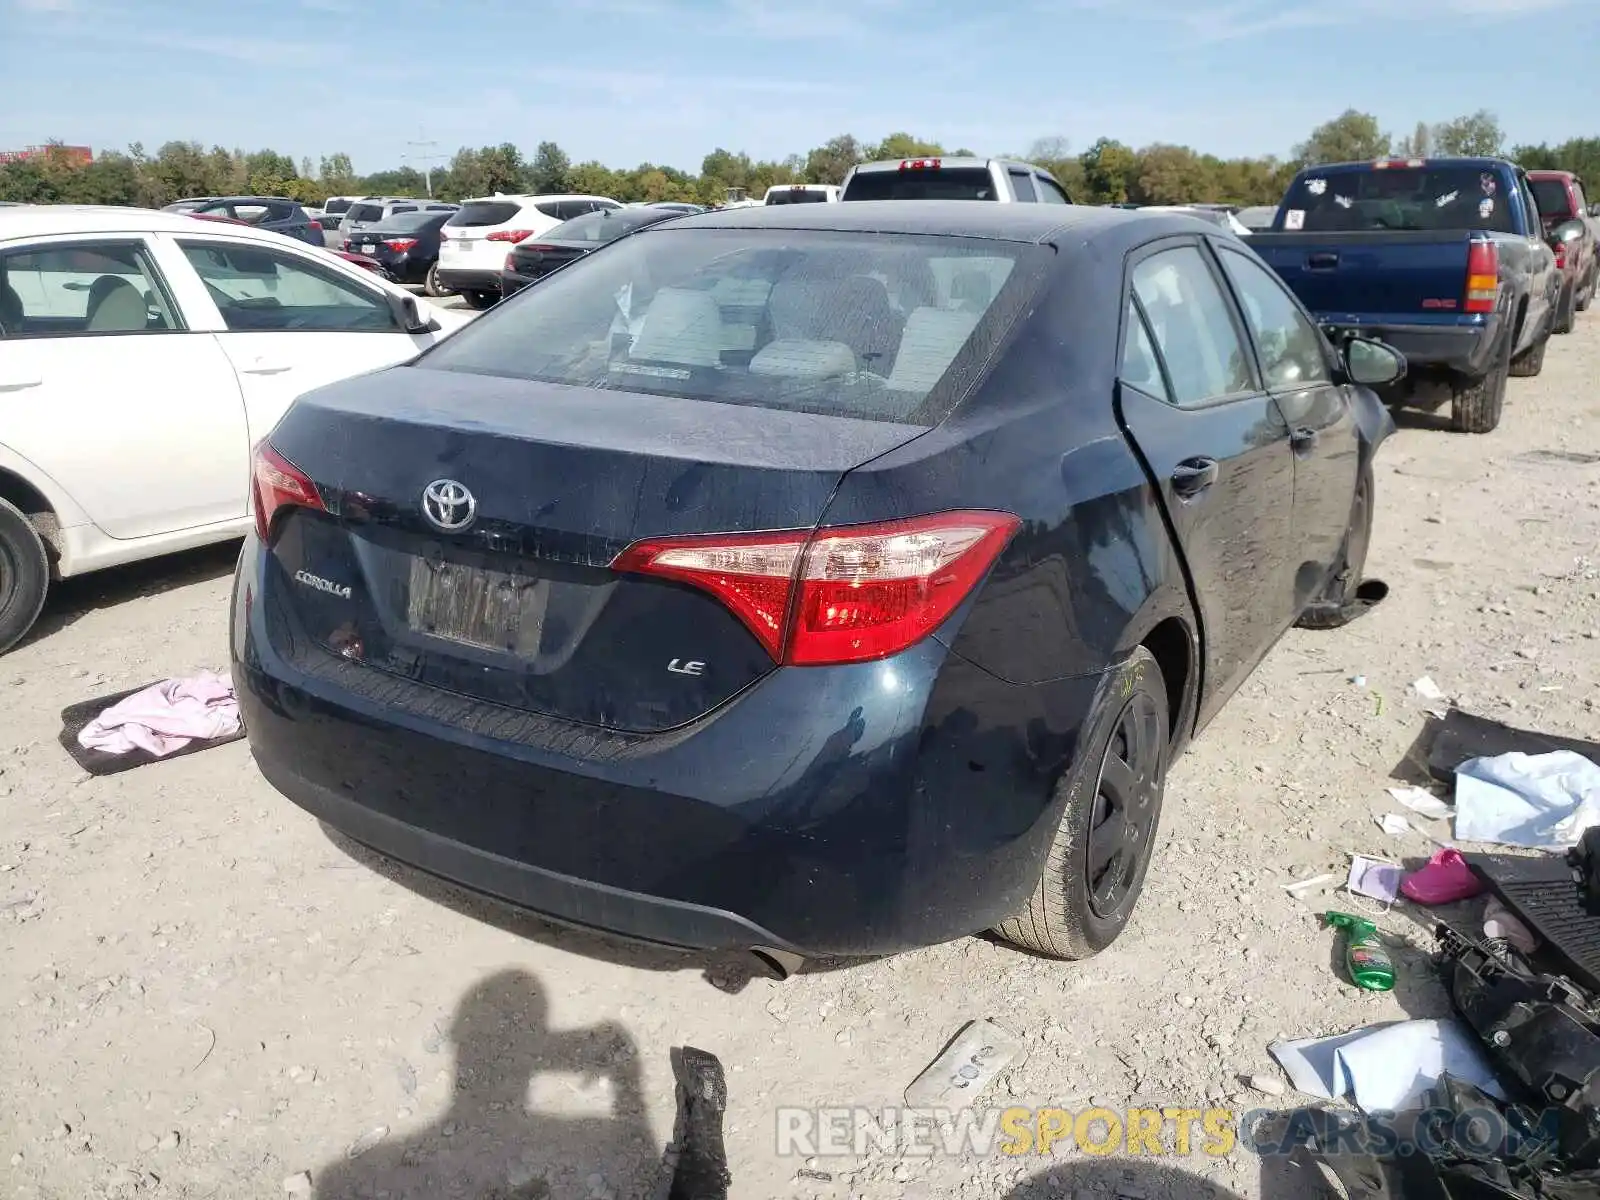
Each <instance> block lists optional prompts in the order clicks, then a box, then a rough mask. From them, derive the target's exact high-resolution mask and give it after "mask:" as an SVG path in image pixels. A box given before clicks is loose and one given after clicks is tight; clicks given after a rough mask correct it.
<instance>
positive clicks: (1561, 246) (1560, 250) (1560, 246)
mask: <svg viewBox="0 0 1600 1200" xmlns="http://www.w3.org/2000/svg"><path fill="white" fill-rule="evenodd" d="M1551 249H1552V250H1554V251H1555V252H1556V270H1558V271H1565V270H1566V269H1567V244H1566V243H1565V242H1557V243H1556V244H1555V245H1554V246H1552V247H1551Z"/></svg>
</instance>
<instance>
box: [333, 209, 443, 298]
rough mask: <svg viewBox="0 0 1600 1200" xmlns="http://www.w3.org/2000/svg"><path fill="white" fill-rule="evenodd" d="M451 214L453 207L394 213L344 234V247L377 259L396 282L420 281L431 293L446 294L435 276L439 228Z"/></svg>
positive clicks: (435, 294)
mask: <svg viewBox="0 0 1600 1200" xmlns="http://www.w3.org/2000/svg"><path fill="white" fill-rule="evenodd" d="M454 215H455V210H454V209H443V210H413V211H411V212H405V213H397V214H396V215H394V216H391V217H388V218H386V219H385V220H384V221H382V222H381V223H380V224H377V225H373V226H368V227H367V228H365V229H362V230H361V232H360V233H358V234H357V235H356V236H355V237H353V238H346V239H345V241H344V248H345V249H346V250H348V251H350V252H352V253H355V254H365V255H366V256H367V257H369V258H375V259H377V260H378V261H379V262H380V263H382V264H383V269H384V270H385V271H386V272H387V273H388V275H389V278H390V279H392V280H394V281H395V282H396V283H420V284H421V285H422V288H423V291H425V292H426V293H427V294H428V295H430V296H447V295H449V294H450V289H449V288H447V287H445V286H444V285H443V284H441V283H440V282H439V277H438V268H439V228H440V226H442V225H443V224H444V223H445V222H446V221H448V220H449V219H450V218H451V217H452V216H454Z"/></svg>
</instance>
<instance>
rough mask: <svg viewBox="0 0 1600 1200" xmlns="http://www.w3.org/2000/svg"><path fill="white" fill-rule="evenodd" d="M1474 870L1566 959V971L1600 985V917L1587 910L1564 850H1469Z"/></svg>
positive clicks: (1588, 983) (1593, 988)
mask: <svg viewBox="0 0 1600 1200" xmlns="http://www.w3.org/2000/svg"><path fill="white" fill-rule="evenodd" d="M1462 857H1463V858H1465V859H1466V860H1467V865H1468V866H1469V867H1471V868H1472V870H1473V872H1474V873H1475V874H1476V875H1477V876H1478V878H1480V879H1482V880H1483V881H1484V883H1486V884H1488V885H1489V889H1490V891H1492V892H1494V894H1495V895H1497V896H1499V897H1500V899H1501V900H1502V901H1504V902H1505V906H1506V907H1507V908H1509V909H1510V910H1511V911H1512V913H1513V914H1515V916H1516V917H1517V919H1518V920H1520V921H1521V922H1522V923H1523V924H1524V925H1526V926H1527V927H1528V928H1529V929H1531V930H1532V931H1533V932H1534V933H1535V934H1537V935H1538V936H1539V939H1540V940H1541V941H1542V942H1544V944H1545V947H1546V948H1548V950H1549V951H1550V952H1552V953H1554V954H1555V955H1556V956H1558V957H1559V958H1560V959H1561V960H1562V966H1563V967H1564V969H1565V971H1566V973H1567V974H1568V975H1570V976H1571V977H1572V979H1573V980H1575V981H1576V982H1578V983H1581V984H1583V986H1584V987H1586V988H1589V989H1590V990H1591V991H1600V917H1591V916H1590V915H1589V914H1588V913H1586V912H1584V911H1583V905H1582V903H1581V902H1580V901H1579V899H1578V885H1577V884H1575V883H1574V882H1573V881H1572V869H1571V868H1570V867H1568V866H1567V864H1566V861H1565V858H1564V856H1562V855H1560V854H1540V855H1537V856H1536V857H1532V858H1527V857H1523V856H1521V855H1515V854H1466V855H1463V856H1462Z"/></svg>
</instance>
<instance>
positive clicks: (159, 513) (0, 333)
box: [0, 234, 250, 539]
mask: <svg viewBox="0 0 1600 1200" xmlns="http://www.w3.org/2000/svg"><path fill="white" fill-rule="evenodd" d="M150 251H151V248H150V244H149V241H148V239H146V238H145V237H142V236H139V235H137V234H114V235H106V234H102V235H78V236H70V237H43V238H32V239H29V240H27V241H26V242H7V243H5V244H4V245H3V246H0V445H4V446H6V447H7V448H8V449H10V450H11V451H12V452H13V453H15V454H17V455H19V456H21V457H22V458H23V459H25V460H27V461H28V462H30V463H32V464H33V465H34V466H35V467H37V468H38V469H39V470H40V471H42V472H43V473H44V474H45V475H47V476H48V477H49V478H51V479H52V480H54V481H55V482H56V484H57V485H59V486H60V488H61V489H62V491H64V492H66V493H67V495H68V496H70V497H71V499H72V500H73V501H75V502H76V504H77V505H78V507H79V508H81V509H83V511H84V512H85V513H87V514H88V516H89V519H90V520H91V521H92V522H93V523H94V524H95V525H96V526H98V527H99V529H100V530H101V531H102V532H104V533H105V534H106V535H108V536H110V537H113V538H120V539H127V538H140V537H146V536H149V535H154V534H164V533H175V532H179V531H182V530H188V529H195V528H199V527H201V526H206V525H211V524H215V523H218V522H225V521H228V520H230V519H237V518H238V517H239V515H240V511H241V510H240V502H241V499H242V498H243V497H245V496H246V495H247V494H248V488H249V478H250V442H249V438H248V436H247V432H246V428H245V416H244V406H243V402H242V398H241V396H240V391H239V383H238V380H237V378H236V377H235V375H234V371H233V368H232V365H231V364H230V363H229V362H228V359H227V356H226V355H225V354H223V352H222V349H221V348H220V347H219V346H218V345H217V343H216V340H215V339H214V338H213V337H212V335H211V334H210V332H209V331H205V330H204V329H202V330H201V331H195V330H194V329H193V327H192V326H191V324H190V323H189V321H188V320H187V319H186V318H187V314H186V313H185V312H183V310H182V309H181V308H180V307H179V305H178V303H177V301H176V298H175V295H174V292H173V289H172V288H171V286H170V285H169V281H168V280H167V279H166V278H164V277H163V275H162V274H161V272H160V271H159V269H158V268H157V266H156V264H155V262H154V260H153V259H152V257H151V252H150Z"/></svg>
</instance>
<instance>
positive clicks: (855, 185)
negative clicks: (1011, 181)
mask: <svg viewBox="0 0 1600 1200" xmlns="http://www.w3.org/2000/svg"><path fill="white" fill-rule="evenodd" d="M929 161H933V160H929ZM842 198H843V199H845V200H994V199H997V198H998V197H996V196H995V192H994V178H993V177H992V176H991V175H990V174H989V169H988V168H987V167H955V168H950V167H930V166H924V167H908V168H906V169H905V170H897V171H858V172H856V174H855V176H854V177H853V178H852V179H851V180H850V187H849V188H848V189H847V191H846V193H845V195H844V196H843V197H842Z"/></svg>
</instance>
